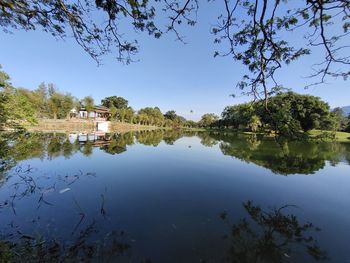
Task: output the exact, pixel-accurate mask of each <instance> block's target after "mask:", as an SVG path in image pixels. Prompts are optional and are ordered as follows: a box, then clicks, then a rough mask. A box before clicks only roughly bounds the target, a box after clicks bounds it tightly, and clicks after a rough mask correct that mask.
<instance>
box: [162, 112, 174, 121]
mask: <svg viewBox="0 0 350 263" xmlns="http://www.w3.org/2000/svg"><path fill="white" fill-rule="evenodd" d="M164 118H166V119H168V120H172V121H174V120H175V119H176V118H177V114H176V112H175V111H174V110H170V111H167V112H166V113H165V114H164Z"/></svg>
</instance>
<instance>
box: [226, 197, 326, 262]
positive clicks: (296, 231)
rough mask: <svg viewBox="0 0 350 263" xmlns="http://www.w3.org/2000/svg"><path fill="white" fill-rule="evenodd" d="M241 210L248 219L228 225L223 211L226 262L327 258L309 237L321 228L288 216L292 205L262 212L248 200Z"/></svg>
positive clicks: (292, 260)
mask: <svg viewBox="0 0 350 263" xmlns="http://www.w3.org/2000/svg"><path fill="white" fill-rule="evenodd" d="M243 207H244V209H245V211H246V212H247V214H248V217H246V218H242V219H240V220H239V221H238V222H234V223H231V222H230V220H229V217H228V214H227V213H226V212H223V213H222V214H221V215H220V217H221V219H222V220H224V222H225V223H226V224H227V226H228V227H229V229H230V231H229V234H227V235H225V236H224V239H225V240H228V241H229V250H228V254H227V257H226V258H225V261H227V262H236V263H248V262H249V263H250V262H266V263H268V262H272V263H279V262H285V261H287V262H297V261H296V260H297V258H298V256H300V255H305V253H307V254H308V255H309V256H310V257H311V258H313V259H314V260H326V259H327V255H326V253H325V252H324V251H323V250H321V248H320V247H319V246H318V244H317V241H316V240H315V238H314V237H313V236H312V235H311V234H310V232H312V231H320V229H319V228H317V227H315V226H314V225H313V224H312V223H310V222H308V223H300V222H299V220H298V218H297V217H296V216H295V215H293V214H289V213H287V209H290V208H292V207H293V206H290V205H286V206H282V207H280V208H275V209H271V210H269V211H265V210H263V209H261V207H260V206H258V205H254V203H253V202H252V201H247V202H245V203H243ZM309 260H310V258H309ZM309 260H308V261H309Z"/></svg>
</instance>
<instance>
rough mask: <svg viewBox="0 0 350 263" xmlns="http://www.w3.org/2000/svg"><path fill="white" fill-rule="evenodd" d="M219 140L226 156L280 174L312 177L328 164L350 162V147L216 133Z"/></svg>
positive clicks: (328, 143)
mask: <svg viewBox="0 0 350 263" xmlns="http://www.w3.org/2000/svg"><path fill="white" fill-rule="evenodd" d="M212 136H214V137H217V138H220V139H221V141H222V142H221V143H220V149H221V151H222V153H223V154H224V155H229V156H233V157H235V158H238V159H240V160H242V161H245V162H252V163H254V164H257V165H259V166H262V167H265V168H268V169H269V170H271V171H272V172H274V173H277V174H283V175H288V174H313V173H315V172H316V171H318V170H321V169H322V168H324V167H325V165H326V161H329V162H330V163H331V164H332V165H337V164H338V163H339V162H341V161H344V162H346V163H348V164H349V163H350V144H347V143H344V144H341V143H331V142H317V141H292V142H288V141H282V142H276V141H275V140H274V139H273V138H263V137H260V138H259V137H258V136H256V135H251V136H242V135H237V134H220V135H218V134H213V135H212Z"/></svg>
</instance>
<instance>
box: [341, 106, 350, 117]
mask: <svg viewBox="0 0 350 263" xmlns="http://www.w3.org/2000/svg"><path fill="white" fill-rule="evenodd" d="M341 109H342V110H343V112H344V115H345V116H349V114H350V106H344V107H341Z"/></svg>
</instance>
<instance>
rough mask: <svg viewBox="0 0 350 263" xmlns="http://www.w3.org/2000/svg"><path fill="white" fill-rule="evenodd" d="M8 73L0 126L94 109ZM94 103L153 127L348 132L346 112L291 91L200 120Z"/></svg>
mask: <svg viewBox="0 0 350 263" xmlns="http://www.w3.org/2000/svg"><path fill="white" fill-rule="evenodd" d="M9 80H10V78H9V76H8V75H7V74H6V73H5V72H4V71H1V70H0V113H1V114H0V124H6V125H14V124H20V123H21V122H24V121H25V122H31V123H34V122H36V120H37V119H39V118H53V119H56V118H57V119H65V118H70V117H71V116H70V112H71V110H72V109H75V110H76V111H77V112H79V110H80V109H82V108H84V109H85V110H86V111H87V112H91V111H93V109H94V106H95V101H94V99H93V98H92V97H90V96H86V97H84V98H83V99H78V98H76V97H74V96H72V95H71V94H70V93H62V92H60V91H59V90H58V89H57V88H55V86H54V85H53V84H45V83H42V84H40V85H39V86H38V88H37V89H35V90H28V89H25V88H15V87H13V86H12V84H11V83H10V81H9ZM100 105H102V106H104V107H107V108H109V109H110V112H111V117H110V120H111V121H119V122H126V123H131V124H141V125H152V126H158V127H173V128H182V127H189V128H195V127H201V128H218V129H231V130H239V131H251V132H264V133H270V132H274V133H277V134H280V135H283V136H286V137H290V138H292V137H299V136H300V135H303V134H305V133H306V132H308V131H310V130H312V129H320V130H327V131H346V132H350V116H348V117H345V116H343V113H342V111H341V109H340V108H336V109H335V110H333V111H331V110H330V107H329V105H328V104H327V103H326V102H324V101H322V100H321V99H320V98H318V97H315V96H311V95H301V94H297V93H294V92H286V93H279V94H277V95H275V96H273V97H271V98H269V100H268V105H267V107H266V105H265V102H264V101H256V102H249V103H243V104H238V105H234V106H227V107H226V108H225V109H224V110H223V112H222V114H221V118H220V117H219V116H217V115H215V114H213V113H207V114H204V115H203V116H202V117H201V119H200V121H198V122H195V121H192V120H186V119H185V118H184V117H182V116H179V115H177V114H176V112H175V111H174V110H170V111H168V112H166V113H162V112H161V110H160V109H159V108H158V107H145V108H142V109H140V110H138V111H136V110H134V109H133V108H132V107H131V106H130V105H129V103H128V100H126V99H125V98H123V97H119V96H110V97H106V98H104V99H102V100H101V103H100Z"/></svg>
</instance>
